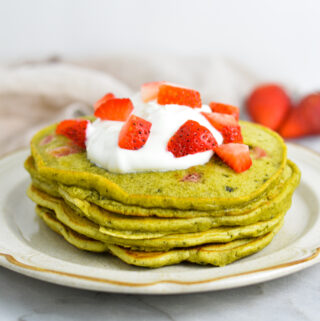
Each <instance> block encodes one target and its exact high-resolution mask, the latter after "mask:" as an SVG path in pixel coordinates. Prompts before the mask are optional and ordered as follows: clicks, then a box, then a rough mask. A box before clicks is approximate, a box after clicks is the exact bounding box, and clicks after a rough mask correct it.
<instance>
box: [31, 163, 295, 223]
mask: <svg viewBox="0 0 320 321" xmlns="http://www.w3.org/2000/svg"><path fill="white" fill-rule="evenodd" d="M25 168H26V169H27V170H28V171H29V173H30V175H31V177H32V181H33V183H34V186H36V187H38V188H39V189H41V190H44V191H45V192H47V193H48V194H50V195H53V196H58V197H59V196H62V197H64V198H65V199H66V200H67V201H68V202H71V203H72V200H77V201H76V202H77V204H79V203H80V202H81V200H84V201H88V202H90V203H93V204H96V205H98V206H99V207H101V208H103V209H105V210H107V211H108V212H109V213H110V212H112V213H118V214H124V215H134V216H148V217H150V216H158V217H168V218H171V217H176V218H192V217H196V216H201V217H203V216H225V215H241V214H244V213H249V212H250V211H252V210H254V209H257V208H259V207H261V206H262V205H263V204H264V203H265V201H266V200H270V199H272V198H273V197H274V196H275V195H277V194H278V193H280V191H281V189H282V185H283V182H284V181H285V180H286V179H288V178H289V177H290V175H291V173H292V169H293V170H294V172H295V173H294V176H293V178H292V179H291V181H292V185H296V184H295V183H294V182H297V181H298V180H299V177H300V173H299V169H298V168H297V167H296V165H295V164H293V163H292V162H290V163H289V165H288V166H285V168H284V171H283V172H282V174H281V178H280V181H279V183H278V185H277V186H276V189H269V190H268V192H267V193H264V194H262V195H260V197H259V198H257V199H254V200H253V201H252V202H251V203H247V204H246V205H245V206H241V207H237V208H232V207H230V208H223V209H220V210H211V211H196V210H179V209H174V210H173V209H172V208H167V209H164V208H144V207H139V206H132V205H127V204H122V203H119V202H116V201H113V200H108V199H105V198H104V197H101V196H100V195H99V194H98V193H97V192H96V191H92V190H88V189H84V188H80V187H77V186H67V185H64V184H60V183H56V182H54V181H52V180H48V179H46V178H45V177H43V176H41V175H40V173H39V172H38V171H37V170H36V168H35V164H34V161H33V158H32V157H29V158H28V159H27V160H26V162H25ZM73 203H74V202H73ZM115 204H116V205H115ZM114 205H115V206H114ZM80 207H81V206H80ZM102 225H104V224H102Z"/></svg>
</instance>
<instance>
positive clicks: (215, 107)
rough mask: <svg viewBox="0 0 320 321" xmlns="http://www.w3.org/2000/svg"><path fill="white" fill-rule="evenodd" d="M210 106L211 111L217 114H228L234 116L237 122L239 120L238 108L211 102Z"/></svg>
mask: <svg viewBox="0 0 320 321" xmlns="http://www.w3.org/2000/svg"><path fill="white" fill-rule="evenodd" d="M209 106H210V108H211V110H212V111H213V112H215V113H221V114H228V115H231V116H233V117H234V118H235V119H236V120H239V108H238V107H236V106H231V105H226V104H222V103H215V102H211V103H210V104H209Z"/></svg>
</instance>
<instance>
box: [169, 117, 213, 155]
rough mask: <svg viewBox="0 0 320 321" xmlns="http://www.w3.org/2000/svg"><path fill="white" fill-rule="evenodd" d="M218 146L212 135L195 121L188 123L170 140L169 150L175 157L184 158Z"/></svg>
mask: <svg viewBox="0 0 320 321" xmlns="http://www.w3.org/2000/svg"><path fill="white" fill-rule="evenodd" d="M216 145H217V142H216V140H215V138H214V137H213V135H212V133H211V132H210V131H209V130H208V129H207V128H206V127H204V126H202V125H200V124H199V123H198V122H196V121H194V120H188V121H186V122H185V123H184V124H183V125H182V126H181V127H180V128H179V129H178V130H177V132H176V133H175V134H174V135H173V136H172V137H171V138H170V140H169V142H168V145H167V150H168V151H169V152H171V153H172V154H173V155H174V156H175V157H183V156H186V155H189V154H196V153H199V152H204V151H207V150H213V149H214V147H215V146H216Z"/></svg>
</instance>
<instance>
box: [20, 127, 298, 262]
mask: <svg viewBox="0 0 320 321" xmlns="http://www.w3.org/2000/svg"><path fill="white" fill-rule="evenodd" d="M240 125H241V128H242V135H243V137H244V143H245V144H247V145H249V147H250V150H251V157H252V159H253V165H252V167H251V168H250V169H249V170H247V171H246V172H243V173H241V174H238V173H236V172H234V171H233V170H232V169H231V168H229V167H228V166H227V165H225V164H224V163H223V162H222V161H221V160H220V159H219V158H217V157H216V156H214V157H213V158H212V159H211V160H210V162H208V163H207V164H205V165H201V166H194V167H191V168H189V169H186V170H179V171H168V172H146V173H133V174H116V173H110V172H108V171H107V170H104V169H102V168H99V167H97V166H95V165H94V164H92V163H91V162H90V161H89V160H88V159H87V157H86V152H85V151H84V150H81V149H79V148H77V147H75V146H74V145H72V142H71V141H70V140H69V139H68V138H66V137H64V136H59V135H56V134H55V128H56V126H55V125H52V126H50V127H48V128H45V129H43V130H42V131H40V132H39V133H37V134H36V135H35V136H34V138H33V139H32V142H31V154H32V156H30V157H29V158H28V159H27V160H26V162H25V167H26V169H27V170H28V172H29V173H30V175H31V178H32V184H31V186H30V188H29V190H28V195H29V197H30V198H31V199H32V200H33V201H34V202H35V203H36V204H37V206H36V212H37V214H38V215H39V216H40V217H41V218H42V219H43V220H44V221H45V223H46V224H47V225H48V226H49V227H50V228H51V229H53V230H54V231H56V232H57V233H59V234H61V235H62V236H63V237H64V238H65V240H66V241H68V242H69V243H71V244H73V245H74V246H76V247H78V248H79V249H83V250H87V251H94V252H109V253H111V254H113V255H115V256H117V257H119V258H120V259H121V260H123V261H125V262H127V263H128V264H133V265H137V266H144V267H160V266H165V265H170V264H176V263H179V262H182V261H189V262H194V263H198V264H212V265H216V266H223V265H226V264H229V263H231V262H233V261H235V260H237V259H240V258H242V257H245V256H247V255H250V254H253V253H255V252H257V251H259V250H261V249H263V248H264V247H265V246H266V245H268V244H269V243H270V242H271V240H272V238H273V237H274V235H275V234H276V233H277V232H278V231H279V230H280V228H281V226H282V224H283V220H284V215H285V213H286V212H287V210H288V209H289V208H290V205H291V198H292V194H293V192H294V190H295V188H296V187H297V185H298V183H299V179H300V172H299V169H298V168H297V166H296V165H295V164H294V163H292V162H291V161H289V160H287V157H286V147H285V145H284V143H283V141H282V139H281V138H280V137H279V136H278V135H277V134H275V133H274V132H272V131H270V130H268V129H266V128H264V127H261V126H258V125H254V124H251V123H247V122H240ZM261 151H263V153H261Z"/></svg>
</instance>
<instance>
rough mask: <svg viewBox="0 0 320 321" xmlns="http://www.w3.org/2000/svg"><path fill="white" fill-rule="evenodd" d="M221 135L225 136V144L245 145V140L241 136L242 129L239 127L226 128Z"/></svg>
mask: <svg viewBox="0 0 320 321" xmlns="http://www.w3.org/2000/svg"><path fill="white" fill-rule="evenodd" d="M221 134H222V136H223V142H224V144H228V143H243V138H242V134H241V127H240V126H239V125H236V126H225V127H224V128H223V129H222V131H221Z"/></svg>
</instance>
